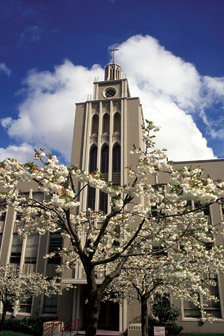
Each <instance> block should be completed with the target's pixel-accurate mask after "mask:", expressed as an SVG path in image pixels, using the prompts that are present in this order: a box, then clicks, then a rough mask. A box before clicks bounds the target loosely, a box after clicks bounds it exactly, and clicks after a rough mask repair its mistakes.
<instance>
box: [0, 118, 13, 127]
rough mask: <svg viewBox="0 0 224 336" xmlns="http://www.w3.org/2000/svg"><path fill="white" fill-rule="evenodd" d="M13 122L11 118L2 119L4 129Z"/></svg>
mask: <svg viewBox="0 0 224 336" xmlns="http://www.w3.org/2000/svg"><path fill="white" fill-rule="evenodd" d="M11 122H12V118H11V117H7V118H3V119H1V125H2V127H4V128H7V127H8V126H9V125H10V124H11Z"/></svg>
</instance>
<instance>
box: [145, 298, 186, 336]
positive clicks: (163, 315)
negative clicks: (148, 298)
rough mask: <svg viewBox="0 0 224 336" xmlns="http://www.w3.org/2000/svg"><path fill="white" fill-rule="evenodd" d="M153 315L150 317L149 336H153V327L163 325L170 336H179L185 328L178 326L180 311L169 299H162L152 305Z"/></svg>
mask: <svg viewBox="0 0 224 336" xmlns="http://www.w3.org/2000/svg"><path fill="white" fill-rule="evenodd" d="M152 314H153V315H151V316H149V335H153V326H156V325H161V326H165V327H166V331H167V332H168V335H172V336H175V335H178V334H179V333H180V332H181V330H182V329H183V327H181V326H178V325H177V324H176V322H175V321H176V319H177V317H178V315H179V312H178V310H177V309H176V308H175V307H174V306H173V305H171V304H170V301H169V300H168V299H167V298H164V297H163V298H162V299H160V300H159V301H157V302H155V303H154V304H153V305H152Z"/></svg>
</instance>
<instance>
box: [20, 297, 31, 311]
mask: <svg viewBox="0 0 224 336" xmlns="http://www.w3.org/2000/svg"><path fill="white" fill-rule="evenodd" d="M19 306H20V309H19V311H20V312H22V313H31V307H32V297H31V298H29V299H27V300H21V301H20V303H19Z"/></svg>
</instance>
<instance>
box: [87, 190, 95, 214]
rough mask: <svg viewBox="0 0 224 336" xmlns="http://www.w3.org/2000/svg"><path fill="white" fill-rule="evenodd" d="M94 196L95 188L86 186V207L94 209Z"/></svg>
mask: <svg viewBox="0 0 224 336" xmlns="http://www.w3.org/2000/svg"><path fill="white" fill-rule="evenodd" d="M95 198H96V189H95V188H92V187H89V188H88V208H90V209H95Z"/></svg>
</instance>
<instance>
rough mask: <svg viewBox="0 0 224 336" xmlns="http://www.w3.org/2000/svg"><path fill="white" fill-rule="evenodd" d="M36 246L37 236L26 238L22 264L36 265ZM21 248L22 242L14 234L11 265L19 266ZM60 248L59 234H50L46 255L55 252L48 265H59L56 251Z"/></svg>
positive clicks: (59, 260) (60, 238) (59, 261)
mask: <svg viewBox="0 0 224 336" xmlns="http://www.w3.org/2000/svg"><path fill="white" fill-rule="evenodd" d="M38 244H39V235H37V234H36V235H30V236H28V237H27V241H26V249H25V256H24V264H36V261H37V251H38ZM22 247H23V240H22V239H21V238H20V237H19V235H18V234H17V233H14V234H13V240H12V247H11V255H10V263H11V264H17V265H18V264H20V259H21V254H22ZM61 248H62V236H61V235H60V233H50V238H49V250H48V253H51V252H55V255H54V256H53V257H52V258H49V259H48V264H60V263H61V257H60V255H59V254H58V253H57V251H58V249H61Z"/></svg>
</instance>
